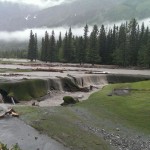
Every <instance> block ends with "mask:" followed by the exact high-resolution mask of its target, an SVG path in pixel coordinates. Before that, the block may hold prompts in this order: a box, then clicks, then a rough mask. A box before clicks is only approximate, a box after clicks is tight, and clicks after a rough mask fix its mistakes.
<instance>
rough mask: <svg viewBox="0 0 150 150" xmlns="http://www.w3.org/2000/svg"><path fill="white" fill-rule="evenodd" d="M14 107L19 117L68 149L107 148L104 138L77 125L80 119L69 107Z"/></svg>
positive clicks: (89, 149) (103, 149) (106, 149)
mask: <svg viewBox="0 0 150 150" xmlns="http://www.w3.org/2000/svg"><path fill="white" fill-rule="evenodd" d="M15 109H16V110H17V111H18V112H19V113H20V115H21V119H23V120H24V121H26V122H27V123H28V124H30V125H31V126H32V127H34V128H35V129H37V130H38V131H40V132H41V133H45V134H47V135H48V136H50V137H52V138H53V139H55V140H57V141H59V142H60V143H62V144H63V145H65V146H67V147H69V148H70V149H73V150H84V149H85V150H92V149H94V150H108V149H109V146H108V144H107V143H106V142H104V140H102V139H101V138H100V137H97V136H96V135H94V134H92V133H90V132H88V131H85V130H83V129H82V128H80V127H79V126H78V125H77V124H78V123H79V122H80V121H81V119H80V117H78V116H77V115H76V114H74V113H73V112H72V111H70V108H69V107H51V108H35V107H23V108H22V107H21V108H20V107H16V108H15Z"/></svg>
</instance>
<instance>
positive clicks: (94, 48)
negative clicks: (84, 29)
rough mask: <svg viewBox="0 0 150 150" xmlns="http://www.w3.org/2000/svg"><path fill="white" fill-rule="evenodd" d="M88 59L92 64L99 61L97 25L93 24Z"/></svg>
mask: <svg viewBox="0 0 150 150" xmlns="http://www.w3.org/2000/svg"><path fill="white" fill-rule="evenodd" d="M88 61H89V62H90V63H91V64H92V65H94V64H95V63H99V62H100V57H99V53H98V27H97V25H94V27H93V31H92V32H91V35H90V48H89V53H88Z"/></svg>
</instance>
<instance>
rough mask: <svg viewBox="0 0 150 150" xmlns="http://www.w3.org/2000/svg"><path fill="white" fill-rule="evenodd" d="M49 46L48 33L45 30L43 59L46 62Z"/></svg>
mask: <svg viewBox="0 0 150 150" xmlns="http://www.w3.org/2000/svg"><path fill="white" fill-rule="evenodd" d="M49 47H50V41H49V34H48V32H47V31H46V32H45V40H44V51H45V52H44V61H45V62H46V63H47V62H48V61H49V57H50V56H49V55H50V53H49Z"/></svg>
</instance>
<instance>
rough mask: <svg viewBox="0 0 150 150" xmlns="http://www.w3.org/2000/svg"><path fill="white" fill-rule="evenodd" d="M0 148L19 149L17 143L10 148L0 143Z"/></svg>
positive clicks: (2, 149) (4, 149)
mask: <svg viewBox="0 0 150 150" xmlns="http://www.w3.org/2000/svg"><path fill="white" fill-rule="evenodd" d="M0 150H21V149H20V148H19V146H18V144H15V145H13V147H12V148H11V149H9V148H7V145H5V144H3V143H0Z"/></svg>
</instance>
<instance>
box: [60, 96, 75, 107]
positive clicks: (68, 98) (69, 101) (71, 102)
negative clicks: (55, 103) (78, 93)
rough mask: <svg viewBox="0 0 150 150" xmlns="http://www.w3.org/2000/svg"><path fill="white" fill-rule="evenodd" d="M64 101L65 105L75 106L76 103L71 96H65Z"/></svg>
mask: <svg viewBox="0 0 150 150" xmlns="http://www.w3.org/2000/svg"><path fill="white" fill-rule="evenodd" d="M63 100H64V103H63V105H68V104H75V103H76V100H75V99H74V98H73V97H71V96H65V97H63Z"/></svg>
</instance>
